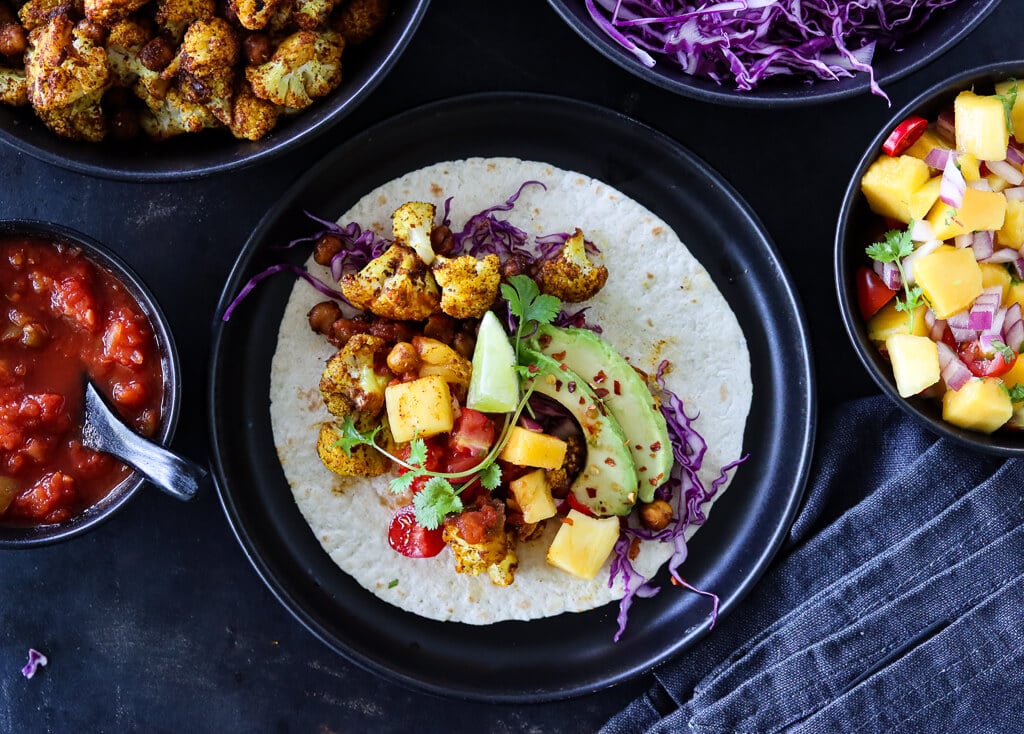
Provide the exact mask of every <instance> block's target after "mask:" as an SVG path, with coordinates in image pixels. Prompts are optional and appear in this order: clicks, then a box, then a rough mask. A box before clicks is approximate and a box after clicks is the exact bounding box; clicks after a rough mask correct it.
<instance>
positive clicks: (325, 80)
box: [245, 31, 345, 109]
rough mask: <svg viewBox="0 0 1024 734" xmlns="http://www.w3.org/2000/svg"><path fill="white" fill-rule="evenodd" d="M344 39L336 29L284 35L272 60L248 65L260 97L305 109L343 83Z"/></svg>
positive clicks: (247, 70)
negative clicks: (335, 31) (284, 37)
mask: <svg viewBox="0 0 1024 734" xmlns="http://www.w3.org/2000/svg"><path fill="white" fill-rule="evenodd" d="M344 48H345V41H344V39H342V37H341V36H340V35H339V34H337V33H334V32H333V31H324V32H313V31H298V32H296V33H293V34H292V35H290V36H288V37H287V38H286V39H284V40H283V41H282V42H281V44H280V45H279V46H278V47H277V49H276V50H275V51H274V55H273V56H271V57H270V61H268V62H266V63H265V64H260V65H258V66H248V67H246V69H245V76H246V79H248V80H249V83H250V84H251V85H252V89H253V92H254V93H255V94H256V96H257V97H260V98H261V99H266V100H269V101H271V102H274V103H275V104H279V105H284V106H285V107H290V108H292V109H304V108H306V107H308V106H309V105H311V104H313V100H315V99H317V98H319V97H323V96H324V95H326V94H328V93H329V92H331V91H333V90H334V89H335V88H336V87H337V86H338V85H339V84H340V83H341V54H342V51H343V50H344Z"/></svg>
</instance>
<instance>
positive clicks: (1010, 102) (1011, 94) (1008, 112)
mask: <svg viewBox="0 0 1024 734" xmlns="http://www.w3.org/2000/svg"><path fill="white" fill-rule="evenodd" d="M996 99H998V100H999V101H1000V102H1002V103H1003V115H1004V116H1005V117H1006V131H1007V132H1008V133H1010V135H1013V134H1014V130H1013V106H1014V105H1015V104H1017V80H1016V79H1014V80H1013V84H1012V85H1011V86H1010V88H1009V89H1007V90H1006V92H1004V93H1003V94H997V95H996Z"/></svg>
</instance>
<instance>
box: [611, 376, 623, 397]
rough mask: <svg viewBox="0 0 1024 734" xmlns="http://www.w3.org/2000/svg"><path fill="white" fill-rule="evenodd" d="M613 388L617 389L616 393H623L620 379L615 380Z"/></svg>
mask: <svg viewBox="0 0 1024 734" xmlns="http://www.w3.org/2000/svg"><path fill="white" fill-rule="evenodd" d="M613 389H614V390H615V394H616V395H621V394H622V385H620V384H619V381H618V380H616V381H615V383H614V386H613Z"/></svg>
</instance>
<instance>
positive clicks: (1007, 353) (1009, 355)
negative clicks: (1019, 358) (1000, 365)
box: [992, 339, 1016, 364]
mask: <svg viewBox="0 0 1024 734" xmlns="http://www.w3.org/2000/svg"><path fill="white" fill-rule="evenodd" d="M992 348H993V349H995V350H996V351H997V352H999V354H1001V355H1003V361H1004V362H1006V364H1010V362H1012V361H1013V358H1014V357H1015V356H1016V355H1015V354H1014V351H1013V350H1012V349H1011V348H1010V347H1008V346H1007V345H1006V344H1004V343H1003V342H1001V341H999V340H998V339H993V340H992Z"/></svg>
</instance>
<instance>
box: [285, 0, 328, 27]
mask: <svg viewBox="0 0 1024 734" xmlns="http://www.w3.org/2000/svg"><path fill="white" fill-rule="evenodd" d="M334 3H335V0H295V7H294V9H293V10H292V15H291V19H292V20H293V21H294V22H295V24H296V25H297V26H298V27H299V28H301V29H302V30H304V31H315V30H316V29H317V28H319V27H320V26H321V25H323V24H324V23H326V22H327V17H328V16H329V15H330V14H331V11H332V10H334Z"/></svg>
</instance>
